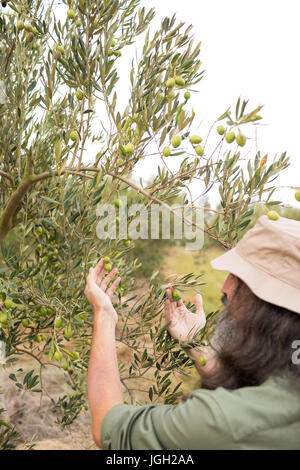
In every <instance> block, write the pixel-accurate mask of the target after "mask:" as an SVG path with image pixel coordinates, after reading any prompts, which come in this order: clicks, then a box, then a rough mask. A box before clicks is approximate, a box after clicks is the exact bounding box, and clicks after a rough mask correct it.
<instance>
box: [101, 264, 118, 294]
mask: <svg viewBox="0 0 300 470" xmlns="http://www.w3.org/2000/svg"><path fill="white" fill-rule="evenodd" d="M117 271H118V270H117V269H116V268H114V269H112V270H111V271H110V273H109V274H108V275H107V276H105V277H104V278H103V279H102V281H101V283H100V288H101V289H102V290H104V291H105V290H106V288H107V286H108V284H109V283H110V281H111V280H112V279H113V278H114V277H115V275H116V274H117Z"/></svg>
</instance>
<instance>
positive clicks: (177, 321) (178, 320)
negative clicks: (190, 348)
mask: <svg viewBox="0 0 300 470" xmlns="http://www.w3.org/2000/svg"><path fill="white" fill-rule="evenodd" d="M173 290H174V289H173V287H172V286H171V285H169V286H168V288H167V290H166V294H167V300H166V302H165V319H166V322H169V321H170V322H171V323H170V325H169V327H168V331H169V333H170V335H171V336H172V338H174V339H178V340H181V341H188V340H191V339H192V338H193V336H195V334H196V333H197V332H198V331H199V330H201V329H202V328H203V327H204V326H205V323H206V317H205V313H204V311H203V304H202V296H201V295H200V294H197V295H196V297H195V306H196V313H193V312H190V311H189V310H188V309H187V308H186V306H185V305H184V303H183V302H182V300H181V299H180V300H178V301H172V292H173Z"/></svg>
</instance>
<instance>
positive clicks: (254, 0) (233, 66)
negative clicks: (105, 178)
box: [121, 0, 300, 204]
mask: <svg viewBox="0 0 300 470" xmlns="http://www.w3.org/2000/svg"><path fill="white" fill-rule="evenodd" d="M141 5H142V6H145V7H146V8H147V9H149V8H151V7H154V8H155V10H156V19H155V20H153V23H154V22H155V24H156V25H158V24H159V22H160V20H161V19H162V18H163V17H165V16H170V17H171V16H172V15H173V13H174V12H176V13H177V19H178V20H183V21H185V22H186V23H187V24H193V26H194V35H195V42H199V41H201V42H202V46H201V53H200V59H201V61H202V62H203V68H204V69H205V74H204V78H203V79H202V80H201V82H200V83H199V84H198V85H196V87H195V89H197V90H199V91H200V93H195V94H193V95H192V98H191V100H190V101H191V103H192V106H193V108H194V109H195V111H196V119H195V131H196V132H197V133H201V132H199V129H202V126H204V127H203V128H205V125H208V124H211V123H212V122H213V121H214V119H215V118H217V117H219V116H220V115H221V114H222V113H223V112H224V111H225V110H226V109H227V108H228V107H229V106H230V105H232V106H234V105H235V104H236V101H237V99H238V97H239V96H240V95H241V96H242V98H244V99H249V104H248V107H247V109H248V108H249V109H248V110H249V111H250V110H251V109H254V107H256V106H257V105H260V104H263V105H264V107H263V109H262V110H261V111H260V113H259V114H260V115H262V116H263V118H264V119H263V121H261V123H263V125H262V126H260V127H259V128H258V149H259V150H261V155H264V154H265V153H268V154H269V156H270V157H273V156H274V155H275V154H280V153H281V152H283V151H287V153H288V155H290V156H291V167H290V168H288V169H287V170H285V172H283V175H282V176H281V177H280V179H278V180H277V181H278V182H277V183H276V184H277V185H279V184H280V185H294V186H300V152H299V124H300V123H299V116H300V90H299V88H300V66H299V45H300V41H299V39H300V28H299V17H300V15H299V13H300V4H299V0H286V1H282V0H273V1H272V2H271V1H270V0H269V1H267V0H251V1H250V0H243V1H241V0H226V1H224V0H207V1H202V0H185V1H183V0H142V2H141ZM135 47H136V48H137V52H139V51H141V49H142V47H143V38H142V37H141V38H140V41H139V42H138V43H137V44H136V45H135ZM121 60H123V61H124V62H123V64H124V68H123V67H122V65H121V67H122V69H123V70H122V72H124V73H125V74H126V73H127V74H129V72H128V68H127V69H126V58H123V57H122V58H121ZM127 64H128V62H127ZM127 67H128V65H127ZM123 76H124V75H123ZM124 91H125V90H124ZM205 123H206V124H205ZM197 125H199V129H197ZM242 130H243V128H242ZM204 135H205V134H204ZM246 135H247V132H246ZM252 142H253V141H252ZM251 147H252V149H253V150H252V154H253V157H254V155H255V146H254V142H253V146H252V145H251ZM244 149H246V147H245V148H244ZM247 150H249V148H248V147H247ZM252 154H251V153H250V156H252ZM175 158H176V157H175ZM169 161H170V158H169V159H168V163H169ZM152 172H153V160H152V159H149V160H148V161H147V160H144V161H143V162H141V164H140V166H139V167H138V169H137V170H136V172H135V175H136V176H139V177H140V176H144V175H145V174H147V175H148V176H149V175H150V173H152ZM278 194H279V193H278ZM293 194H294V191H293V190H289V189H288V190H287V189H285V190H281V191H280V194H279V196H280V198H281V200H282V201H283V202H285V203H292V204H294V203H295V200H294V197H293ZM276 199H277V197H276Z"/></svg>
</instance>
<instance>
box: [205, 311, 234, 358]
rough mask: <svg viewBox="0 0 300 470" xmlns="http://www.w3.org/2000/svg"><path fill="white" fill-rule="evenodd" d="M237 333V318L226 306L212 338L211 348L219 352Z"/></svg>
mask: <svg viewBox="0 0 300 470" xmlns="http://www.w3.org/2000/svg"><path fill="white" fill-rule="evenodd" d="M236 333H237V324H236V320H235V319H234V318H233V317H232V315H231V314H230V313H229V312H228V311H227V310H226V308H225V310H224V312H223V313H222V315H221V317H220V319H219V321H218V323H217V325H216V327H215V330H214V332H213V336H212V338H211V340H210V346H211V348H212V349H213V350H214V351H215V353H216V354H218V353H219V352H220V351H221V350H222V349H223V347H224V345H226V344H228V343H230V342H231V340H232V339H233V338H234V336H235V335H236Z"/></svg>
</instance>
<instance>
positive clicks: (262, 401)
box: [101, 377, 300, 450]
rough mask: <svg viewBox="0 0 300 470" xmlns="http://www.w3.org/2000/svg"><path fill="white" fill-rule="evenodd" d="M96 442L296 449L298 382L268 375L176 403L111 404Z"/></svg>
mask: <svg viewBox="0 0 300 470" xmlns="http://www.w3.org/2000/svg"><path fill="white" fill-rule="evenodd" d="M101 442H102V446H103V448H104V449H112V450H146V449H153V450H177V449H178V450H199V449H203V450H210V449H297V450H300V387H299V386H297V385H295V384H294V383H293V382H292V381H289V380H288V379H284V378H282V377H270V378H269V379H268V380H266V381H265V382H264V383H263V384H262V385H260V386H257V387H243V388H240V389H237V390H226V389H225V388H223V387H219V388H217V389H216V390H205V389H199V390H195V391H193V392H192V393H191V394H190V395H189V397H188V399H187V401H186V402H181V403H179V404H178V405H159V404H155V405H154V404H150V405H143V406H133V405H123V404H121V405H116V406H114V407H113V408H111V409H110V410H109V411H108V413H107V414H106V415H105V417H104V420H103V423H102V428H101Z"/></svg>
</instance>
